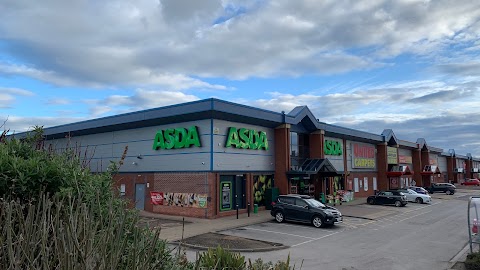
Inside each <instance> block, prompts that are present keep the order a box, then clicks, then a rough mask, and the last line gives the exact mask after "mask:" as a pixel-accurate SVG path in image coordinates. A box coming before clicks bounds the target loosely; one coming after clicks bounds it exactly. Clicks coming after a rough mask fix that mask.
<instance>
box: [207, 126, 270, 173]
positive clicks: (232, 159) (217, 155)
mask: <svg viewBox="0 0 480 270" xmlns="http://www.w3.org/2000/svg"><path fill="white" fill-rule="evenodd" d="M213 126H214V129H216V130H217V131H219V134H215V135H214V136H213V141H214V143H213V152H214V158H213V160H214V164H213V170H215V171H216V170H240V169H242V170H261V171H270V170H274V166H275V152H274V140H273V138H274V130H273V129H271V128H265V127H260V126H254V125H248V124H243V123H235V122H228V121H222V120H215V121H214V125H213ZM230 127H236V128H246V129H254V130H256V131H265V132H266V133H267V140H268V150H254V149H237V148H233V147H225V143H226V141H227V135H228V130H229V128H230ZM219 164H220V166H219ZM247 165H248V166H249V167H247ZM239 166H240V167H242V168H239ZM272 168H273V169H272Z"/></svg>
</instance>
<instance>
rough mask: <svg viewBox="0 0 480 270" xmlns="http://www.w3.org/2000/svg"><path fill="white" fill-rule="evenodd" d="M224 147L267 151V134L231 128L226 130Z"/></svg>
mask: <svg viewBox="0 0 480 270" xmlns="http://www.w3.org/2000/svg"><path fill="white" fill-rule="evenodd" d="M225 147H236V148H243V149H258V150H262V149H263V150H268V141H267V133H266V132H264V131H255V130H253V129H246V128H240V129H238V130H237V128H234V127H231V128H230V129H229V130H228V137H227V143H226V144H225Z"/></svg>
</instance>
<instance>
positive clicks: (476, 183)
mask: <svg viewBox="0 0 480 270" xmlns="http://www.w3.org/2000/svg"><path fill="white" fill-rule="evenodd" d="M460 185H464V186H480V180H478V179H466V180H465V182H463V183H460Z"/></svg>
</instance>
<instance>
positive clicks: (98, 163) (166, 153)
mask: <svg viewBox="0 0 480 270" xmlns="http://www.w3.org/2000/svg"><path fill="white" fill-rule="evenodd" d="M193 125H195V126H197V127H198V133H199V137H200V142H201V145H202V146H201V147H190V148H183V149H170V150H166V149H163V150H162V149H161V150H153V141H154V139H155V134H156V132H157V130H165V129H167V128H188V127H190V126H193ZM49 143H52V145H54V146H55V147H56V148H57V149H58V148H65V147H66V145H67V144H69V145H79V146H80V145H81V148H80V149H81V150H82V154H83V153H84V152H85V150H88V151H87V157H88V158H89V159H90V158H91V159H92V160H91V161H90V167H91V169H92V171H97V169H98V168H102V169H103V170H105V169H106V168H107V167H108V164H109V163H110V160H113V161H118V160H119V159H120V157H121V156H122V154H123V152H124V150H125V146H127V145H128V151H127V156H126V159H125V162H124V165H123V166H122V167H121V171H122V172H127V171H177V170H178V171H195V170H202V171H203V170H207V169H210V154H209V153H210V145H211V141H210V120H202V121H196V122H184V123H177V124H174V125H163V126H155V127H145V128H139V129H129V130H121V131H115V132H107V133H100V134H94V135H86V136H79V137H72V138H71V139H70V141H68V140H67V139H57V140H51V141H49ZM92 153H94V154H95V155H94V156H92V155H91V154H92ZM139 155H140V156H141V159H139V158H137V156H139ZM127 160H128V162H127ZM202 162H203V163H204V164H202Z"/></svg>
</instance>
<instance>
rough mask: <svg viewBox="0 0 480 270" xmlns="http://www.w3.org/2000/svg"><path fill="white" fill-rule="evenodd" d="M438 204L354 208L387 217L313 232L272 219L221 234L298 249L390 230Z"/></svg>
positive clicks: (347, 222) (356, 219)
mask: <svg viewBox="0 0 480 270" xmlns="http://www.w3.org/2000/svg"><path fill="white" fill-rule="evenodd" d="M441 203H442V201H441V200H437V201H434V202H433V203H431V204H416V203H409V204H408V205H407V206H405V207H395V206H386V205H368V204H362V205H358V206H356V207H357V208H358V207H360V208H365V210H369V211H372V212H382V211H383V212H386V213H387V214H388V213H390V214H388V215H386V216H383V217H381V218H379V219H376V220H370V219H365V218H359V217H344V221H343V223H339V224H336V225H334V226H332V227H327V228H315V227H313V226H312V225H311V224H303V223H293V222H283V223H277V222H276V221H274V220H273V217H272V221H270V222H266V223H261V224H255V225H250V226H245V227H240V228H236V229H230V230H225V231H221V232H220V233H222V234H226V235H232V236H239V237H245V238H250V239H257V240H262V241H269V242H274V243H280V244H283V245H285V246H289V247H297V246H301V245H304V244H307V243H311V242H314V241H319V240H321V239H324V238H327V237H330V236H333V235H335V234H338V233H342V232H345V231H347V230H355V229H359V228H363V229H367V230H378V229H379V228H383V227H386V226H390V225H392V224H395V223H399V222H404V221H408V220H409V219H414V218H415V217H417V216H420V215H425V214H428V213H430V212H431V209H430V208H431V207H433V206H435V205H438V204H441Z"/></svg>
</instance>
